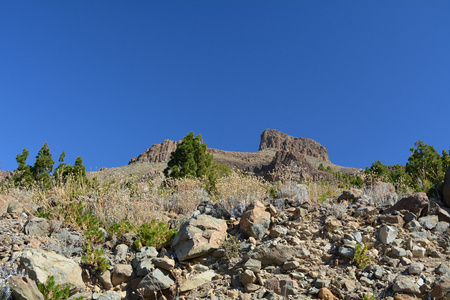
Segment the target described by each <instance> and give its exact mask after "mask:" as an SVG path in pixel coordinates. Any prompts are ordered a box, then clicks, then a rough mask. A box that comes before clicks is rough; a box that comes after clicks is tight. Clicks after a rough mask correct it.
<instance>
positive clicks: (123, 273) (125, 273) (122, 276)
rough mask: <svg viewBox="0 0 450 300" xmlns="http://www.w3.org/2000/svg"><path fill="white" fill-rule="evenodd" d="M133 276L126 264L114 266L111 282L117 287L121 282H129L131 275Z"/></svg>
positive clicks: (131, 268)
mask: <svg viewBox="0 0 450 300" xmlns="http://www.w3.org/2000/svg"><path fill="white" fill-rule="evenodd" d="M132 274H133V267H132V266H131V265H128V264H117V265H115V266H114V269H113V271H112V275H111V282H112V284H113V286H116V285H119V284H121V283H123V282H128V281H130V280H131V275H132Z"/></svg>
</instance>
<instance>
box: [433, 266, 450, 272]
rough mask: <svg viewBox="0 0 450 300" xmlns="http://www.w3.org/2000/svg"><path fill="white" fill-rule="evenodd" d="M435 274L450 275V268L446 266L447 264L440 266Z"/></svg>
mask: <svg viewBox="0 0 450 300" xmlns="http://www.w3.org/2000/svg"><path fill="white" fill-rule="evenodd" d="M435 272H436V274H438V275H446V274H448V275H450V268H449V267H448V266H447V265H445V264H440V265H439V266H438V267H437V268H436V270H435Z"/></svg>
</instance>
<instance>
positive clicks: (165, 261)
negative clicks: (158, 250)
mask: <svg viewBox="0 0 450 300" xmlns="http://www.w3.org/2000/svg"><path fill="white" fill-rule="evenodd" d="M152 263H153V264H154V265H155V266H157V267H158V268H161V269H164V270H167V271H171V270H173V268H174V267H175V261H174V260H173V259H170V258H167V257H154V258H152Z"/></svg>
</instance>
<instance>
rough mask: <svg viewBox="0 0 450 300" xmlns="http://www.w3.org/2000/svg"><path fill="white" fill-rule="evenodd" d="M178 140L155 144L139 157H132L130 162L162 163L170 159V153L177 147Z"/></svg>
mask: <svg viewBox="0 0 450 300" xmlns="http://www.w3.org/2000/svg"><path fill="white" fill-rule="evenodd" d="M177 145H178V142H175V141H171V140H165V141H164V142H162V143H161V144H154V145H153V146H151V147H150V148H148V149H147V150H145V152H144V153H141V154H140V155H139V156H138V157H133V158H132V159H130V161H129V162H128V164H129V165H130V164H134V163H137V162H151V163H160V162H166V161H169V160H170V154H171V153H172V152H174V151H175V150H176V149H177Z"/></svg>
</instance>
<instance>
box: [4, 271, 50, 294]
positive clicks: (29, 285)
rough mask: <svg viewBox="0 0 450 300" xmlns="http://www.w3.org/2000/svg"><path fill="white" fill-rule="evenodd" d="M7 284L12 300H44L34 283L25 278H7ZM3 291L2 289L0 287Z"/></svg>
mask: <svg viewBox="0 0 450 300" xmlns="http://www.w3.org/2000/svg"><path fill="white" fill-rule="evenodd" d="M7 283H8V284H9V286H10V287H11V292H12V293H11V295H12V296H13V299H17V300H28V299H36V300H44V296H42V294H41V292H40V291H39V289H38V287H37V285H36V283H35V282H34V281H33V280H31V279H30V278H27V277H22V276H12V277H9V278H8V280H7ZM2 290H3V287H2Z"/></svg>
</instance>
